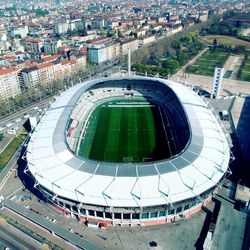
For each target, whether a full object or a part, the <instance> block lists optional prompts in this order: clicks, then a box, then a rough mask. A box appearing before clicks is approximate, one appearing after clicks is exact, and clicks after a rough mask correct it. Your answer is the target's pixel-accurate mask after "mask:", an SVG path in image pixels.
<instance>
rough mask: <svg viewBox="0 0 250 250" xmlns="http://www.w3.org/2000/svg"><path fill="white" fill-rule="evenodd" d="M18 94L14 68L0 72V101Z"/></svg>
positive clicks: (18, 86)
mask: <svg viewBox="0 0 250 250" xmlns="http://www.w3.org/2000/svg"><path fill="white" fill-rule="evenodd" d="M20 93H21V90H20V85H19V79H18V75H17V70H16V69H15V68H6V69H2V70H0V100H6V99H9V98H13V97H15V96H17V95H18V94H20Z"/></svg>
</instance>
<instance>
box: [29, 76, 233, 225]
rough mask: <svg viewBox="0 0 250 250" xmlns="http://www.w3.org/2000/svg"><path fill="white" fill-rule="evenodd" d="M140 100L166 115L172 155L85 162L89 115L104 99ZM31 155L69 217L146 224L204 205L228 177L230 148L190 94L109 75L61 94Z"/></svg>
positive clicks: (48, 193)
mask: <svg viewBox="0 0 250 250" xmlns="http://www.w3.org/2000/svg"><path fill="white" fill-rule="evenodd" d="M136 96H143V97H146V98H148V99H151V100H154V101H157V102H158V103H161V105H162V107H164V109H165V110H166V112H167V114H168V117H169V119H170V120H169V123H168V124H165V125H166V127H171V129H172V130H173V131H172V136H170V138H169V150H170V152H171V155H170V156H169V158H167V159H163V160H158V161H145V162H138V163H131V162H104V161H95V160H90V159H87V158H83V157H80V156H79V155H78V154H77V147H78V145H79V135H80V138H81V137H83V136H84V131H85V129H86V126H87V124H88V119H89V117H90V114H91V112H92V111H93V110H94V109H95V108H96V107H97V106H98V105H100V104H101V103H103V102H104V101H107V100H112V99H114V98H119V97H123V98H133V97H136ZM171 117H172V118H171ZM79 128H80V131H79ZM77 130H78V132H77ZM26 158H27V172H29V174H30V175H31V176H32V178H34V180H35V186H36V187H37V188H39V190H40V191H41V192H42V193H43V195H44V196H45V197H46V199H47V200H48V202H50V203H51V204H52V205H53V206H54V207H56V208H57V209H59V210H61V211H63V212H64V213H65V214H70V215H72V216H76V217H77V218H78V219H79V220H82V221H94V222H99V223H102V225H105V226H109V225H141V226H144V225H153V224H161V223H171V222H174V221H175V220H178V219H181V218H187V217H189V216H191V215H192V214H194V213H195V212H197V211H199V210H200V209H201V208H202V206H204V205H206V204H207V203H208V202H209V201H210V200H211V197H212V195H213V194H214V192H215V191H216V189H217V188H218V187H219V185H220V182H221V180H222V179H223V177H224V176H225V175H226V173H227V169H228V164H229V160H230V146H229V144H228V141H227V138H226V135H225V133H224V132H223V130H222V128H221V126H220V124H219V122H218V121H217V118H216V117H215V115H214V114H213V112H212V110H211V109H210V108H208V105H207V104H206V102H205V101H204V100H203V99H202V98H201V97H200V96H198V95H197V94H196V93H195V92H194V91H193V90H192V89H190V88H188V87H186V86H184V85H182V84H180V83H176V82H173V81H170V80H163V79H158V78H149V77H139V76H133V77H120V78H119V77H118V78H111V77H110V78H105V79H95V80H90V81H86V82H83V83H81V84H78V85H76V86H74V87H72V88H70V89H68V90H67V91H65V92H64V93H62V94H61V95H60V96H59V97H57V98H56V100H55V102H54V103H53V104H52V105H51V107H50V109H49V110H48V111H47V113H46V114H45V115H44V116H43V117H42V119H41V121H40V123H39V124H38V125H37V127H36V128H35V130H34V132H33V134H32V135H31V139H30V142H29V144H28V147H27V153H26Z"/></svg>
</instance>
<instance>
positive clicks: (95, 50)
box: [88, 44, 107, 64]
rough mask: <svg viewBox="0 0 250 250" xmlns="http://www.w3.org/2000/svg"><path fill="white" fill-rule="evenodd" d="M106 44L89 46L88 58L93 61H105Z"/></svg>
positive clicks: (98, 62)
mask: <svg viewBox="0 0 250 250" xmlns="http://www.w3.org/2000/svg"><path fill="white" fill-rule="evenodd" d="M106 54H107V53H106V46H104V45H99V44H98V45H95V46H92V47H90V48H89V50H88V55H89V60H90V61H91V62H93V63H97V64H100V63H103V62H105V61H107V55H106Z"/></svg>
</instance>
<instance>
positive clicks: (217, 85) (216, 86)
mask: <svg viewBox="0 0 250 250" xmlns="http://www.w3.org/2000/svg"><path fill="white" fill-rule="evenodd" d="M223 73H224V69H223V68H218V67H215V69H214V82H213V90H212V93H211V95H210V98H211V99H213V98H215V99H217V98H218V97H219V95H220V89H221V83H222V77H223Z"/></svg>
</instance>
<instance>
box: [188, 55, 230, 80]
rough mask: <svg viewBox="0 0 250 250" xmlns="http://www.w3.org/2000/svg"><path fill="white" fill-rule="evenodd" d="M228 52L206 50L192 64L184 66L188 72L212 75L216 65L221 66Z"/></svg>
mask: <svg viewBox="0 0 250 250" xmlns="http://www.w3.org/2000/svg"><path fill="white" fill-rule="evenodd" d="M228 56H229V54H227V53H224V52H220V51H207V52H205V53H204V54H203V55H202V56H201V57H200V58H198V59H197V60H196V61H195V62H194V63H193V64H192V65H190V66H188V67H187V68H186V72H187V73H190V74H198V75H204V76H213V74H214V68H215V67H216V66H223V65H224V63H225V62H226V60H227V58H228Z"/></svg>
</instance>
